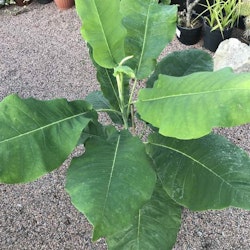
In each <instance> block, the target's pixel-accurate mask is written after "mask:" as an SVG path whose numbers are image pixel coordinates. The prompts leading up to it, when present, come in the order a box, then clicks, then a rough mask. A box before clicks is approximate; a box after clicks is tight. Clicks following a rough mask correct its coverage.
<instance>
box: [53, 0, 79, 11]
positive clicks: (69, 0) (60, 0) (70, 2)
mask: <svg viewBox="0 0 250 250" xmlns="http://www.w3.org/2000/svg"><path fill="white" fill-rule="evenodd" d="M54 1H55V4H56V6H57V8H58V9H60V10H67V9H70V8H71V7H73V6H74V4H75V1H74V0H54Z"/></svg>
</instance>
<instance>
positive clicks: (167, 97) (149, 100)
mask: <svg viewBox="0 0 250 250" xmlns="http://www.w3.org/2000/svg"><path fill="white" fill-rule="evenodd" d="M245 90H250V89H249V88H237V89H236V88H231V89H219V90H211V91H202V92H197V93H185V94H175V95H165V96H160V97H154V98H149V99H144V100H142V99H140V100H139V102H151V101H159V100H163V99H169V98H176V97H185V96H195V95H207V94H214V93H217V92H225V91H245Z"/></svg>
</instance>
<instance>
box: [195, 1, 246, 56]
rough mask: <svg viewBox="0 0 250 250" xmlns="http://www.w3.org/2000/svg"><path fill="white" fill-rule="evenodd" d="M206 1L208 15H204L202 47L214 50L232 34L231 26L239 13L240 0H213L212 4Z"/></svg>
mask: <svg viewBox="0 0 250 250" xmlns="http://www.w3.org/2000/svg"><path fill="white" fill-rule="evenodd" d="M206 2H207V3H206V5H205V7H206V8H207V11H208V12H209V15H207V16H205V17H204V36H203V39H204V47H205V48H206V49H208V50H210V51H212V52H215V51H216V49H217V48H218V46H219V44H220V43H221V42H222V41H223V40H225V39H229V38H230V37H231V36H232V31H233V27H234V25H235V24H236V22H237V19H238V18H239V15H240V10H239V9H240V8H239V6H240V4H241V0H239V1H238V2H237V1H235V0H227V1H221V0H215V1H214V3H213V4H212V5H211V4H210V2H209V1H208V0H206ZM200 15H202V13H201V14H200Z"/></svg>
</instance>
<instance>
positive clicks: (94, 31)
mask: <svg viewBox="0 0 250 250" xmlns="http://www.w3.org/2000/svg"><path fill="white" fill-rule="evenodd" d="M119 8H120V0H112V1H108V0H76V9H77V13H78V15H79V16H80V18H81V21H82V23H83V26H82V30H81V32H82V35H83V38H84V39H85V40H86V41H87V42H88V43H89V44H90V45H91V47H92V48H93V55H94V59H95V61H96V62H97V63H98V64H99V65H101V66H102V67H104V68H114V67H115V66H116V65H117V64H118V63H119V62H120V61H121V60H122V59H123V58H124V54H125V53H124V38H125V36H126V29H125V28H124V27H123V26H122V24H121V19H122V16H121V14H120V12H119Z"/></svg>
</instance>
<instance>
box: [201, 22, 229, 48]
mask: <svg viewBox="0 0 250 250" xmlns="http://www.w3.org/2000/svg"><path fill="white" fill-rule="evenodd" d="M211 29H212V28H211V27H210V26H209V25H207V23H206V22H204V35H203V40H204V48H206V49H208V50H210V51H212V52H215V51H216V50H217V48H218V46H219V44H220V43H221V42H222V41H224V40H226V39H229V38H230V37H231V36H232V32H233V28H228V29H225V30H224V31H223V32H222V34H221V31H220V30H213V31H211Z"/></svg>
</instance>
